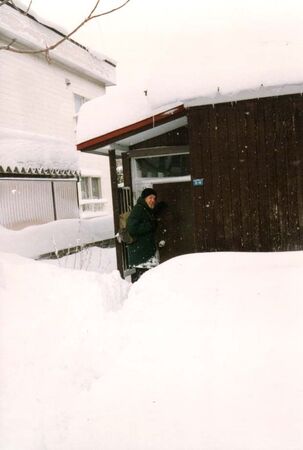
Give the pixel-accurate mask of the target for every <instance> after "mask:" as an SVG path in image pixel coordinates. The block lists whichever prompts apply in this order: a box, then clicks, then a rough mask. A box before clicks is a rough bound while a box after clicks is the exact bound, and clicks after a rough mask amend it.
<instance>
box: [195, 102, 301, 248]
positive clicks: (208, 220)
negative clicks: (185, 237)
mask: <svg viewBox="0 0 303 450" xmlns="http://www.w3.org/2000/svg"><path fill="white" fill-rule="evenodd" d="M188 126H189V146H190V152H191V174H192V178H193V179H194V178H204V179H205V183H204V186H202V187H194V188H193V198H194V210H195V229H196V250H197V251H214V250H235V251H238V250H244V251H272V250H274V251H278V250H297V249H302V248H303V193H302V184H303V98H302V96H301V95H287V96H281V97H273V98H263V99H258V100H257V99H254V100H247V101H241V102H238V103H228V104H226V103H225V104H217V105H214V106H212V105H211V106H209V105H208V106H201V107H195V108H191V109H190V110H189V125H188Z"/></svg>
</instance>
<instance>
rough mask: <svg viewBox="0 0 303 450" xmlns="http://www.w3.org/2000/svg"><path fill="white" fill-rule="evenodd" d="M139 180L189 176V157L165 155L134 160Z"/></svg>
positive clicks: (186, 155)
mask: <svg viewBox="0 0 303 450" xmlns="http://www.w3.org/2000/svg"><path fill="white" fill-rule="evenodd" d="M136 166H137V167H136V169H137V176H138V177H139V178H166V177H183V176H186V175H189V173H190V171H189V155H188V154H181V155H166V156H153V157H148V158H137V159H136Z"/></svg>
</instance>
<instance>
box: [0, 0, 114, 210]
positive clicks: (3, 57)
mask: <svg viewBox="0 0 303 450" xmlns="http://www.w3.org/2000/svg"><path fill="white" fill-rule="evenodd" d="M3 8H4V9H3ZM1 10H2V11H6V15H7V17H6V18H5V20H4V19H3V17H2V20H0V45H1V44H5V45H6V44H7V43H8V42H10V38H11V37H13V36H12V35H11V33H12V30H13V28H14V27H13V24H14V23H15V21H16V20H17V21H18V20H21V22H22V23H23V22H24V21H25V22H24V23H25V24H26V27H27V28H26V29H27V30H28V31H29V30H31V31H30V33H29V34H30V38H31V40H33V41H34V40H35V39H36V40H37V39H39V40H40V41H41V40H43V39H42V38H43V33H45V38H46V40H47V41H48V40H49V39H50V38H51V39H53V40H56V39H57V37H56V33H54V32H52V31H51V30H49V29H47V28H45V27H43V25H41V24H38V23H37V22H32V23H31V22H30V19H29V18H28V17H24V16H22V15H21V16H20V14H19V13H17V12H16V11H15V10H14V9H12V8H8V7H6V6H4V7H2V8H1ZM21 22H20V23H21ZM22 30H23V28H22V27H16V30H15V31H16V34H17V37H18V33H19V34H20V37H22V39H21V40H19V41H18V42H21V44H22V45H26V44H24V43H25V39H24V36H21V35H22V33H23V31H22ZM53 35H54V36H53ZM17 40H18V39H17ZM29 45H30V46H31V45H32V44H31V43H30V44H29ZM20 48H21V46H20ZM22 48H24V49H28V48H26V46H24V47H22ZM61 49H62V50H61ZM64 61H65V62H66V64H65V62H64ZM103 78H104V80H106V81H104V80H103ZM105 83H107V84H108V85H112V84H114V83H115V67H114V65H113V64H112V63H109V62H108V60H105V59H104V60H103V59H102V57H101V58H99V57H98V56H96V57H95V56H93V55H90V56H89V57H88V53H87V52H86V51H85V50H83V49H82V48H81V47H79V46H77V45H76V44H72V43H70V42H66V43H64V44H63V45H62V46H60V47H59V48H58V50H56V53H53V57H52V53H51V54H50V62H49V61H48V60H47V59H46V57H45V56H44V55H43V54H38V55H33V54H22V53H13V52H9V51H1V52H0V130H1V127H2V128H7V129H10V130H18V131H25V132H30V133H36V134H37V135H46V136H50V137H54V138H57V139H62V140H64V141H67V142H69V143H70V144H72V145H73V146H75V152H77V150H76V115H75V101H74V94H77V95H79V96H82V97H85V98H86V99H88V100H90V99H92V98H95V97H98V96H100V95H104V94H105ZM77 155H78V156H79V160H80V165H79V167H80V171H81V173H84V174H89V173H90V174H91V176H98V177H100V179H101V186H102V188H101V189H102V199H104V203H103V204H102V210H101V214H102V215H103V214H112V199H111V183H110V171H109V161H108V159H107V158H106V157H104V156H97V155H87V154H81V153H80V152H78V153H77ZM0 165H1V161H0ZM80 200H81V198H80ZM98 214H99V213H98V212H97V213H96V214H95V215H98Z"/></svg>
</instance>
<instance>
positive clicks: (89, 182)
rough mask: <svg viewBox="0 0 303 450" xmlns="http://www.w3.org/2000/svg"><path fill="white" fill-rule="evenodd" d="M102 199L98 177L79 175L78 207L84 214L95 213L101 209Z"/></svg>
mask: <svg viewBox="0 0 303 450" xmlns="http://www.w3.org/2000/svg"><path fill="white" fill-rule="evenodd" d="M104 202H105V201H104V200H103V199H102V192H101V178H100V177H89V176H84V177H81V180H80V208H81V212H82V213H85V215H97V213H98V212H100V211H102V208H103V204H104Z"/></svg>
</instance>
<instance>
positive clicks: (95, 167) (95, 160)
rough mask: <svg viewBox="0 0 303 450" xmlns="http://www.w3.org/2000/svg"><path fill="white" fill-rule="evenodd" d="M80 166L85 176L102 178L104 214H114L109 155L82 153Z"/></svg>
mask: <svg viewBox="0 0 303 450" xmlns="http://www.w3.org/2000/svg"><path fill="white" fill-rule="evenodd" d="M79 153H80V152H79ZM80 166H81V168H82V169H81V172H82V174H83V175H84V176H91V177H100V178H101V191H102V199H103V200H104V203H103V205H102V214H112V211H113V202H112V191H111V180H110V167H109V158H108V157H107V156H101V155H93V154H89V153H80Z"/></svg>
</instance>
